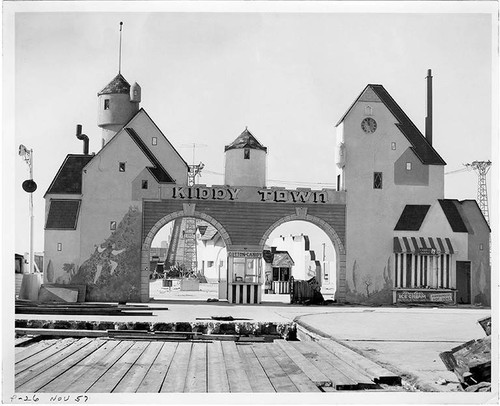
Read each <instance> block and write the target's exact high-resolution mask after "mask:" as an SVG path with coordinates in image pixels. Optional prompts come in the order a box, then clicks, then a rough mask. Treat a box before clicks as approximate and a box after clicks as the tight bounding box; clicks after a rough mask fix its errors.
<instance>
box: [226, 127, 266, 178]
mask: <svg viewBox="0 0 500 406" xmlns="http://www.w3.org/2000/svg"><path fill="white" fill-rule="evenodd" d="M224 152H225V169H224V184H226V185H232V186H256V187H265V186H266V158H267V148H266V147H264V146H263V145H262V144H261V143H260V142H259V141H257V139H256V138H255V137H254V135H253V134H252V133H251V132H250V131H248V129H247V128H245V131H243V132H242V133H241V134H240V135H239V136H238V138H236V139H235V140H234V141H233V142H232V143H231V144H229V145H226V147H225V148H224Z"/></svg>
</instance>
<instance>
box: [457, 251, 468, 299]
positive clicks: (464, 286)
mask: <svg viewBox="0 0 500 406" xmlns="http://www.w3.org/2000/svg"><path fill="white" fill-rule="evenodd" d="M457 303H459V304H470V261H457Z"/></svg>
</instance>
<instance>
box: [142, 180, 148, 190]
mask: <svg viewBox="0 0 500 406" xmlns="http://www.w3.org/2000/svg"><path fill="white" fill-rule="evenodd" d="M142 188H143V189H147V188H148V181H147V180H143V181H142Z"/></svg>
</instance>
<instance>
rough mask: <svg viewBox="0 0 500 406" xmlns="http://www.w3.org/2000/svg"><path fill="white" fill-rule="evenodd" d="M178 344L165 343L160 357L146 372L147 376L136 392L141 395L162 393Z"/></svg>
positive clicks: (159, 354)
mask: <svg viewBox="0 0 500 406" xmlns="http://www.w3.org/2000/svg"><path fill="white" fill-rule="evenodd" d="M177 345H178V344H177V343H175V342H172V343H170V342H166V343H163V346H162V347H161V350H160V352H159V353H158V356H157V357H156V358H155V360H154V361H153V363H152V365H151V367H150V368H149V370H148V371H147V372H146V375H145V376H144V378H143V379H142V382H141V383H140V384H139V387H138V388H137V391H136V392H141V393H158V392H160V390H161V388H162V385H163V381H164V380H165V377H166V375H167V372H168V371H169V369H170V365H171V363H172V359H173V358H174V354H175V351H176V350H177Z"/></svg>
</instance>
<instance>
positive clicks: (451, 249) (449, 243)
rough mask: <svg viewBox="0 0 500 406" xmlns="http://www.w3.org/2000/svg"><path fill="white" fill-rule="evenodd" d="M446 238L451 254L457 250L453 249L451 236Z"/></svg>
mask: <svg viewBox="0 0 500 406" xmlns="http://www.w3.org/2000/svg"><path fill="white" fill-rule="evenodd" d="M444 240H445V241H446V245H447V246H448V252H449V253H450V254H454V253H455V251H454V250H453V246H452V245H451V241H450V239H449V238H445V239H444Z"/></svg>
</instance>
